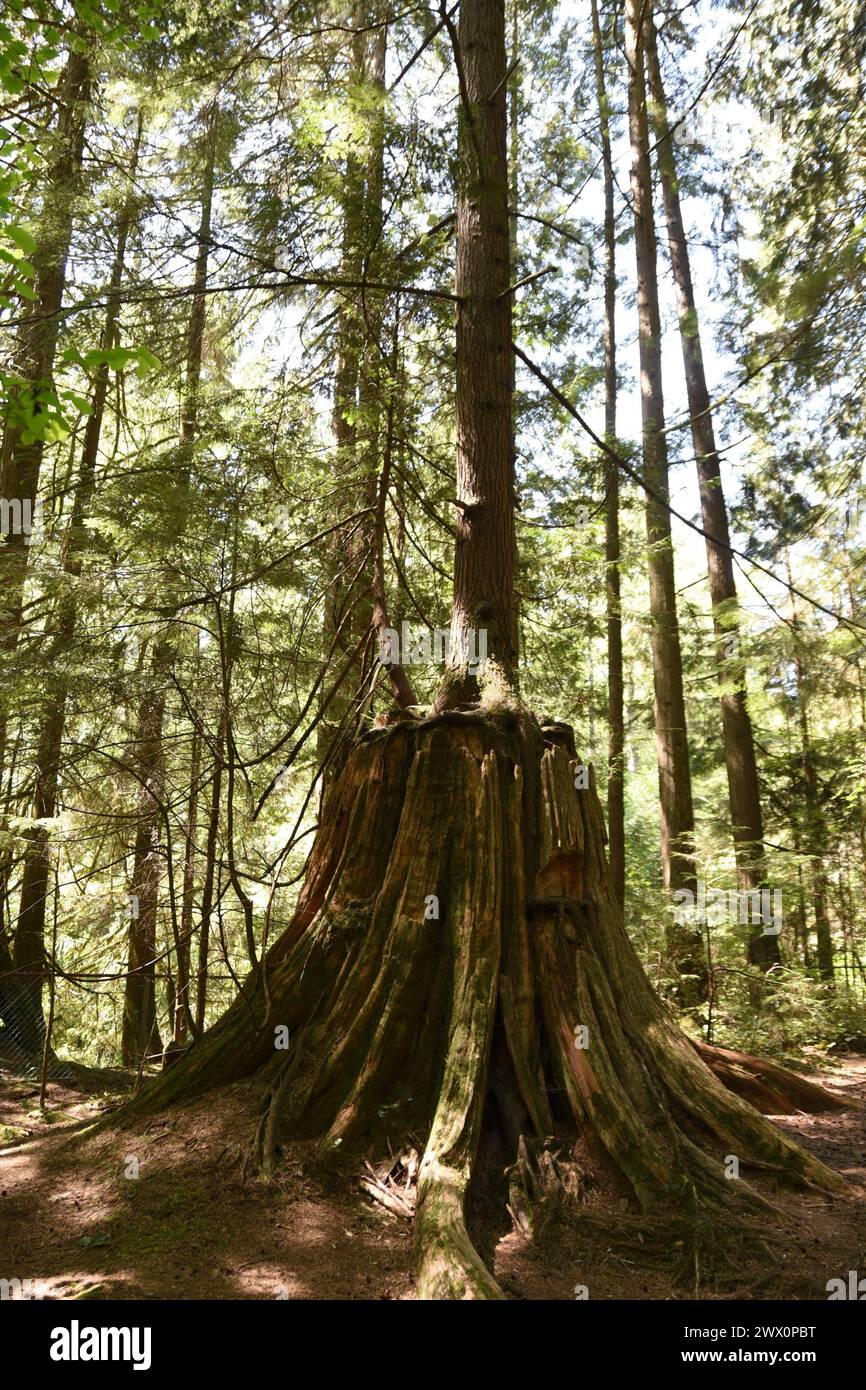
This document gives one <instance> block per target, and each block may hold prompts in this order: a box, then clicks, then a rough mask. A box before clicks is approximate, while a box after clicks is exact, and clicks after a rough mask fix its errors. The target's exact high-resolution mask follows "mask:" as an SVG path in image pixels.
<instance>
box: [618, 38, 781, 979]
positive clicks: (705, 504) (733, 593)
mask: <svg viewBox="0 0 866 1390" xmlns="http://www.w3.org/2000/svg"><path fill="white" fill-rule="evenodd" d="M645 33H646V40H647V41H646V57H647V73H648V77H649V87H650V95H651V97H652V109H653V129H654V132H655V152H656V162H657V164H658V169H659V174H660V176H661V185H662V195H663V198H664V206H665V220H666V222H667V231H668V246H669V249H670V257H671V267H672V270H673V277H674V288H675V291H676V302H677V315H678V318H679V329H680V343H681V346H682V354H683V369H684V374H685V379H686V395H687V399H688V403H689V415H690V417H691V433H692V445H693V447H694V451H695V464H696V467H697V473H698V485H699V488H700V496H701V519H702V521H703V527H704V530H705V531H706V533H707V535H708V536H712V537H713V538H714V539H713V540H712V541H710V540H708V541H707V573H708V577H709V584H710V598H711V600H712V605H713V627H714V629H715V634H716V660H717V662H718V667H719V684H720V690H721V707H722V739H723V744H724V751H725V768H726V770H727V776H728V802H729V806H730V813H731V826H732V829H733V837H734V851H735V854H736V859H737V870H738V874H739V878H740V882H741V884H742V886H743V888H744V889H745V890H746V891H749V890H752V889H755V888H761V887H763V886H765V877H764V844H763V841H764V819H763V815H762V812H761V794H760V787H759V783H758V765H757V760H756V757H755V741H754V737H753V734H752V721H751V719H750V717H749V710H748V705H747V702H746V672H745V665H744V662H743V659H742V656H741V651H740V625H739V619H738V614H737V586H736V583H735V580H734V560H733V555H732V554H731V550H730V539H731V538H730V532H729V528H728V510H727V507H726V505H725V494H724V491H723V488H722V472H721V466H720V462H719V453H718V449H717V447H716V437H715V430H714V428H713V415H712V409H711V406H710V393H709V390H708V388H707V378H706V373H705V371H704V361H703V355H702V352H701V335H700V324H699V320H698V312H697V305H696V303H695V294H694V287H693V284H692V273H691V265H690V262H689V249H688V242H687V240H686V232H685V226H684V223H683V216H682V209H681V207H680V195H679V184H678V181H677V169H676V155H675V152H674V145H673V141H672V139H671V132H670V130H669V129H668V118H667V102H666V99H665V90H664V83H663V81H662V73H661V65H660V63H659V56H658V44H657V40H656V31H655V23H654V20H653V17H652V14H651V13H650V14H649V15H648V17H647V21H646V24H645ZM747 952H748V959H749V961H750V963H751V964H753V965H759V966H760V967H761V968H762V969H763V970H769V969H770V967H771V966H773V965H777V964H778V963H779V960H780V954H779V938H778V936H773V935H772V934H769V933H764V932H762V931H761V930H760V928H757V927H756V928H754V929H753V930H752V932H751V934H750V936H749V939H748V947H747Z"/></svg>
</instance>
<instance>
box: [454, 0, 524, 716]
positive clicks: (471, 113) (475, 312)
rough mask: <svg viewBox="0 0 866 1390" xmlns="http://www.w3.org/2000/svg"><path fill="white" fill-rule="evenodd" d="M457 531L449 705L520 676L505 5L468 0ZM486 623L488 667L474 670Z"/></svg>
mask: <svg viewBox="0 0 866 1390" xmlns="http://www.w3.org/2000/svg"><path fill="white" fill-rule="evenodd" d="M457 51H458V52H459V54H460V55H461V61H460V65H459V66H460V74H459V77H460V88H461V91H460V108H459V117H458V150H457V266H456V277H455V289H456V293H457V295H458V303H457V343H456V370H457V540H456V546H455V552H454V598H453V606H452V615H451V647H450V652H449V658H448V669H447V671H446V676H445V680H444V682H443V686H442V689H441V691H440V695H439V699H438V707H439V708H440V709H442V708H445V707H450V706H454V705H459V704H462V703H466V702H467V701H468V702H470V703H472V702H473V701H475V700H477V698H478V696H479V693H480V692H481V691H482V690H483V691H485V692H486V693H487V696H488V698H491V699H494V700H495V699H499V698H502V697H504V696H505V695H507V693H508V692H509V691H514V690H516V686H517V610H516V605H515V601H514V568H515V533H514V504H515V488H514V436H513V422H512V396H513V370H512V361H511V357H512V354H511V309H512V303H511V292H510V280H509V219H508V158H507V139H508V133H507V120H506V85H507V84H506V72H507V70H506V60H505V15H504V5H503V4H502V3H501V0H471V3H470V4H469V5H465V6H463V7H461V11H460V25H459V33H458V36H457ZM482 631H483V632H486V634H487V638H486V643H487V661H486V666H485V669H484V670H474V669H472V663H471V661H470V660H469V657H470V656H471V654H473V653H474V652H476V651H477V650H478V648H477V647H476V640H477V639H476V634H479V633H481V632H482Z"/></svg>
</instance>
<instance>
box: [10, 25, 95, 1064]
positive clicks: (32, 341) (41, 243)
mask: <svg viewBox="0 0 866 1390" xmlns="http://www.w3.org/2000/svg"><path fill="white" fill-rule="evenodd" d="M89 91H90V59H89V55H88V54H87V53H79V52H72V53H70V55H69V57H68V59H67V62H66V66H65V68H64V72H63V76H62V79H61V82H60V86H59V95H58V101H57V109H58V116H57V123H56V127H55V129H54V131H53V132H52V140H53V144H54V147H55V151H54V160H53V163H52V164H51V167H50V171H49V173H48V174H47V177H46V179H45V185H44V194H43V207H42V212H41V214H40V217H39V219H38V226H37V246H36V251H35V253H34V256H33V263H34V266H35V270H36V296H37V297H36V300H35V301H34V302H33V306H32V312H29V311H28V312H26V313H25V314H24V321H23V323H22V325H21V328H20V329H19V333H18V341H17V344H16V351H15V356H14V359H13V362H12V364H11V366H12V370H13V371H14V372H15V374H16V376H17V377H18V378H19V379H20V381H21V382H22V386H21V387H20V388H19V390H18V392H17V393H16V394H15V396H14V397H13V400H12V401H11V403H10V410H9V412H8V415H7V421H6V426H5V429H4V433H3V441H2V448H0V498H3V499H4V500H5V501H6V502H7V503H9V504H10V506H11V507H12V508H15V507H18V508H20V509H21V514H22V518H27V519H28V520H29V522H30V523H31V524H32V519H33V515H34V507H35V504H36V497H37V490H38V486H39V473H40V470H41V467H42V456H43V453H44V449H45V444H44V440H43V438H41V437H39V436H37V437H36V438H34V439H32V440H29V439H28V437H27V430H26V420H23V419H21V418H20V413H19V412H24V413H25V414H26V413H27V412H28V411H30V412H32V414H33V415H34V416H35V417H36V418H37V419H38V414H39V410H40V405H39V400H40V392H42V391H44V390H45V389H47V388H50V386H51V376H52V372H53V369H54V357H55V352H56V348H57V337H58V331H59V323H60V319H59V315H60V309H61V307H62V304H63V294H64V289H65V286H66V263H67V259H68V255H69V245H70V241H71V239H72V225H73V218H74V213H75V200H76V196H77V194H78V192H79V188H80V179H81V165H82V155H83V149H84V130H85V123H86V113H87V103H88V98H89ZM12 514H13V516H14V511H13V513H12ZM28 530H29V527H27V528H25V526H24V525H23V524H22V526H20V527H18V528H16V527H14V526H12V527H10V530H9V534H7V535H3V536H0V664H2V668H3V673H4V680H3V683H2V687H0V768H4V767H5V766H6V761H7V754H6V737H7V720H8V700H9V697H10V693H11V691H12V689H13V688H14V682H13V680H12V679H11V677H12V676H13V674H14V662H15V655H16V651H17V648H18V643H19V639H20V635H21V625H22V606H23V601H24V585H25V581H26V576H27V560H28V550H29V547H28V540H29V535H28V534H27V531H28ZM3 869H4V872H3V881H2V884H0V889H2V892H0V906H2V902H3V901H5V899H6V892H7V880H6V874H5V865H4V866H3ZM31 945H32V947H33V951H32V952H31V950H30V947H31ZM7 956H8V957H9V959H11V960H14V962H15V969H16V971H17V972H18V974H17V978H15V979H14V980H13V979H8V978H7V982H6V983H5V984H4V986H3V987H2V989H0V1005H2V1008H3V1012H4V1018H5V1022H6V1026H7V1027H8V1028H9V1029H10V1031H13V1032H14V1033H15V1035H16V1038H17V1039H18V1041H19V1044H20V1045H21V1046H22V1047H23V1048H25V1049H26V1050H28V1051H29V1050H32V1049H34V1048H35V1049H37V1050H38V1049H40V1048H41V1046H42V1038H43V1035H44V1027H45V1024H44V1018H43V1015H42V1007H41V996H42V979H43V972H44V962H43V954H42V947H41V939H40V941H39V942H36V941H34V940H32V939H31V938H30V936H29V934H28V935H26V936H25V937H24V938H23V939H22V941H21V944H20V946H19V948H18V949H17V950H16V949H15V948H14V946H13V949H12V951H11V953H9V952H7ZM13 1012H14V1017H13Z"/></svg>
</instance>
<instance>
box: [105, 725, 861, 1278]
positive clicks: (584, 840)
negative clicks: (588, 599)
mask: <svg viewBox="0 0 866 1390" xmlns="http://www.w3.org/2000/svg"><path fill="white" fill-rule="evenodd" d="M578 767H579V764H578V763H577V760H576V758H575V750H574V747H573V742H572V735H571V731H570V730H569V729H567V728H566V727H565V726H563V725H546V726H540V725H539V724H538V723H537V722H536V721H535V720H534V719H533V718H532V717H531V716H530V715H528V714H527V713H525V712H524V711H522V710H518V709H516V708H510V707H507V706H506V707H504V708H502V709H499V710H497V711H491V712H488V713H486V714H485V713H482V712H475V713H461V712H457V711H452V712H450V713H446V714H442V715H439V716H437V717H435V718H431V719H427V720H422V721H419V722H413V721H407V722H402V723H400V724H397V725H396V726H394V727H392V728H390V729H385V730H375V731H372V732H371V733H369V734H368V735H366V736H365V737H364V738H362V740H361V741H360V742H359V743H358V744H357V745H356V746H355V747H354V748H353V750H352V751H351V753H350V754H349V757H348V759H347V762H346V764H345V767H344V768H343V770H342V773H341V774H340V776H339V777H337V778H336V779H335V780H334V782H333V784H332V785H331V786H330V787H329V789H328V792H327V795H326V798H325V803H324V805H323V808H322V815H321V824H320V829H319V832H318V835H317V839H316V842H315V845H314V848H313V850H312V852H311V855H310V859H309V862H308V866H307V872H306V878H305V882H304V886H303V889H302V891H301V894H300V898H299V901H298V905H297V909H296V912H295V915H294V918H293V921H292V923H291V925H290V927H289V928H288V929H287V930H286V932H285V933H284V935H283V937H282V938H281V939H280V940H279V941H278V942H276V943H275V945H274V946H273V947H272V948H271V950H270V952H269V953H268V956H267V958H266V961H265V963H264V967H263V968H262V969H261V970H260V971H259V972H257V973H256V974H255V975H253V976H251V977H250V979H249V980H248V981H247V983H246V985H245V986H244V989H243V991H242V993H241V995H240V996H239V998H238V999H237V1000H236V1002H235V1003H234V1004H233V1005H232V1007H231V1008H230V1009H229V1010H228V1012H227V1013H226V1014H225V1016H224V1017H223V1018H222V1019H221V1020H220V1022H219V1023H218V1024H217V1025H216V1026H215V1027H214V1028H213V1029H212V1030H211V1031H210V1032H209V1033H208V1034H207V1036H206V1037H205V1038H204V1039H203V1041H201V1042H200V1043H198V1044H195V1045H194V1046H193V1047H191V1049H190V1050H189V1051H188V1052H187V1053H186V1054H185V1055H184V1056H183V1057H182V1058H181V1059H180V1061H179V1062H178V1064H177V1065H176V1066H175V1067H174V1068H173V1069H172V1071H170V1072H168V1073H165V1074H164V1075H163V1076H162V1077H160V1078H158V1079H156V1080H155V1081H154V1083H153V1084H152V1085H151V1086H150V1087H149V1088H146V1089H145V1090H144V1092H143V1093H142V1094H141V1095H140V1096H139V1097H138V1098H136V1100H135V1101H133V1102H132V1104H131V1105H130V1107H128V1111H129V1113H132V1114H134V1113H136V1112H137V1111H140V1110H141V1109H152V1108H155V1107H157V1106H161V1105H164V1104H167V1103H169V1102H171V1101H174V1100H177V1099H180V1098H186V1097H188V1096H190V1095H192V1094H194V1093H196V1092H200V1091H202V1090H203V1089H205V1088H207V1087H210V1086H216V1085H220V1084H223V1083H225V1082H229V1081H233V1080H236V1079H238V1078H240V1077H243V1076H248V1075H250V1074H252V1073H255V1072H261V1073H262V1076H263V1077H264V1078H265V1079H268V1080H270V1081H271V1083H272V1085H271V1092H270V1110H269V1113H268V1115H267V1116H266V1119H265V1122H264V1124H263V1129H262V1132H261V1134H260V1140H261V1153H262V1159H263V1162H264V1163H265V1166H266V1167H268V1166H271V1167H272V1166H273V1163H274V1159H275V1155H276V1151H277V1144H278V1141H279V1137H280V1136H281V1135H289V1134H291V1135H294V1136H298V1137H310V1136H316V1137H318V1138H319V1139H320V1140H321V1143H322V1146H323V1149H324V1150H325V1151H327V1150H329V1149H333V1148H334V1147H335V1146H337V1145H338V1144H339V1145H340V1146H341V1150H340V1151H341V1152H344V1153H345V1152H347V1151H348V1152H351V1151H353V1150H358V1151H359V1152H367V1151H370V1150H373V1149H375V1147H376V1145H383V1146H384V1143H385V1141H386V1140H388V1141H390V1143H391V1144H392V1145H394V1144H395V1143H398V1142H402V1140H403V1138H404V1137H405V1136H407V1135H415V1134H417V1135H423V1136H426V1144H425V1147H424V1150H423V1155H422V1157H421V1162H420V1168H419V1174H418V1190H417V1201H416V1214H415V1229H416V1248H417V1263H418V1281H419V1290H420V1293H421V1295H422V1297H428V1298H441V1297H450V1298H494V1297H501V1296H502V1295H501V1293H500V1291H499V1289H498V1288H497V1286H496V1284H495V1281H494V1280H493V1278H492V1276H491V1274H490V1272H489V1271H488V1270H487V1268H486V1267H485V1265H484V1263H483V1262H482V1260H481V1258H480V1256H479V1255H478V1253H477V1252H476V1250H475V1249H474V1247H473V1245H472V1243H471V1241H470V1239H469V1236H468V1234H467V1231H466V1225H465V1220H464V1208H465V1201H466V1194H467V1189H468V1186H469V1183H470V1180H471V1177H472V1172H473V1164H474V1162H475V1159H476V1155H477V1152H478V1146H479V1140H480V1137H481V1128H482V1114H483V1112H484V1106H485V1099H486V1098H487V1096H488V1092H490V1094H491V1095H492V1098H493V1110H494V1113H498V1114H499V1115H500V1116H501V1118H502V1120H503V1125H502V1129H503V1132H504V1133H508V1134H510V1135H511V1142H512V1147H513V1150H514V1152H513V1153H512V1155H511V1161H512V1162H513V1161H514V1160H516V1159H517V1157H518V1144H519V1138H520V1136H521V1135H525V1136H528V1137H529V1139H530V1140H531V1141H532V1143H533V1144H536V1146H537V1144H538V1142H539V1141H543V1140H545V1138H549V1137H550V1136H554V1135H556V1136H557V1137H558V1138H559V1139H560V1140H565V1141H566V1142H567V1143H570V1144H572V1145H574V1144H575V1143H577V1142H578V1141H579V1143H580V1145H581V1162H582V1163H585V1162H586V1155H587V1154H590V1155H591V1156H592V1162H593V1163H595V1164H598V1165H599V1166H602V1167H604V1168H606V1169H607V1170H609V1171H610V1172H611V1173H612V1174H613V1175H614V1177H615V1179H616V1181H617V1182H618V1183H619V1184H620V1189H621V1190H622V1191H624V1192H625V1194H626V1199H627V1200H629V1201H630V1202H631V1203H634V1204H636V1206H637V1207H638V1208H640V1209H641V1210H643V1211H650V1210H661V1209H664V1207H665V1206H666V1205H671V1206H673V1207H682V1205H683V1202H684V1199H687V1200H688V1201H689V1202H693V1203H695V1204H696V1206H698V1205H699V1206H700V1207H701V1209H702V1210H703V1211H704V1212H706V1211H707V1210H710V1209H712V1208H714V1207H716V1206H718V1207H726V1208H730V1210H731V1211H733V1210H734V1209H735V1208H736V1207H737V1206H738V1205H742V1206H744V1207H745V1206H748V1205H749V1203H750V1202H751V1203H757V1202H758V1198H757V1197H756V1195H755V1194H754V1193H752V1192H751V1189H749V1187H748V1186H747V1184H746V1183H745V1182H743V1181H740V1182H728V1181H726V1180H725V1163H726V1160H727V1159H728V1158H729V1156H730V1155H735V1156H736V1157H737V1158H738V1160H739V1163H740V1165H741V1166H742V1168H743V1169H744V1170H746V1171H748V1169H749V1168H753V1169H761V1170H769V1171H771V1172H773V1173H776V1174H778V1175H779V1176H780V1177H782V1178H785V1179H788V1180H791V1181H794V1182H798V1183H803V1184H808V1185H813V1186H815V1187H818V1188H821V1189H824V1190H825V1191H828V1192H833V1191H839V1190H842V1189H843V1188H844V1186H845V1184H844V1182H843V1179H842V1178H841V1177H840V1176H839V1175H838V1174H836V1173H834V1172H832V1171H831V1170H829V1169H828V1168H826V1167H825V1166H824V1165H823V1164H821V1163H819V1162H818V1161H817V1160H816V1159H814V1158H813V1157H811V1155H809V1154H808V1153H806V1152H805V1151H804V1150H802V1149H800V1148H799V1147H798V1146H797V1145H796V1144H795V1143H794V1142H793V1141H792V1140H790V1139H789V1138H788V1137H787V1136H786V1135H784V1134H783V1133H781V1132H780V1131H779V1130H777V1129H776V1128H775V1127H774V1126H773V1125H772V1124H771V1123H770V1122H769V1121H768V1120H766V1119H765V1118H764V1117H763V1116H762V1115H761V1114H759V1113H758V1111H757V1110H755V1109H753V1108H752V1106H751V1105H749V1104H748V1103H747V1102H746V1100H744V1099H742V1098H741V1097H740V1096H738V1095H737V1094H735V1093H734V1092H733V1091H732V1090H729V1089H727V1088H726V1086H725V1085H723V1084H722V1082H721V1081H720V1080H719V1079H718V1077H717V1076H716V1075H714V1072H713V1070H712V1069H711V1068H710V1067H709V1066H707V1065H706V1062H705V1060H704V1057H703V1056H702V1055H701V1053H702V1049H701V1048H699V1047H696V1046H695V1045H694V1044H693V1043H692V1042H691V1041H690V1040H689V1039H688V1038H687V1037H686V1036H685V1035H684V1034H683V1033H682V1032H681V1031H680V1030H679V1028H678V1027H677V1026H676V1024H675V1022H674V1020H673V1018H672V1016H671V1015H670V1013H669V1012H668V1011H667V1010H666V1008H665V1007H664V1006H663V1005H662V1003H661V1002H660V1000H659V999H658V997H657V996H656V995H655V993H654V991H653V989H652V987H651V985H650V983H649V981H648V979H647V977H646V975H645V973H644V971H643V969H642V966H641V964H640V961H639V959H638V957H637V954H636V952H635V950H634V948H633V946H632V945H631V942H630V941H629V938H628V935H627V933H626V930H625V926H624V923H623V918H622V914H621V912H620V910H619V907H618V905H617V903H616V901H615V898H614V895H613V892H612V888H611V883H610V876H609V872H608V867H607V862H606V858H605V851H604V827H603V821H602V814H601V807H600V804H599V801H598V797H597V795H596V791H595V787H594V784H592V782H591V784H590V786H589V787H588V788H586V789H584V790H577V789H576V787H575V781H576V777H575V774H576V769H577V768H578ZM577 780H578V782H579V783H582V781H583V780H585V779H577ZM280 1025H284V1026H285V1027H287V1028H288V1029H289V1033H290V1039H291V1042H290V1049H289V1051H288V1053H286V1052H279V1051H276V1050H275V1045H274V1040H275V1030H276V1029H277V1027H278V1026H280ZM704 1051H705V1053H706V1055H707V1057H708V1060H709V1061H710V1062H712V1063H714V1064H715V1065H718V1061H719V1058H718V1056H717V1055H710V1054H709V1053H708V1052H706V1050H704ZM491 1055H493V1063H492V1065H491ZM726 1065H728V1063H727V1061H726ZM779 1071H780V1073H781V1069H779ZM787 1075H789V1076H790V1074H787ZM773 1079H774V1085H775V1086H776V1088H777V1089H778V1088H779V1087H782V1088H784V1074H781V1075H779V1076H774V1078H773ZM795 1079H797V1080H799V1078H795ZM523 1152H524V1155H525V1152H526V1151H525V1149H524V1151H523ZM738 1198H739V1203H738V1200H737V1199H738Z"/></svg>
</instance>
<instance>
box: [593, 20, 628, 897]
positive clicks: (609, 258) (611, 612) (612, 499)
mask: <svg viewBox="0 0 866 1390" xmlns="http://www.w3.org/2000/svg"><path fill="white" fill-rule="evenodd" d="M592 44H593V58H594V65H595V91H596V100H597V102H598V114H599V129H600V132H601V163H602V172H603V175H604V435H605V440H606V442H607V443H608V444H609V445H610V447H611V448H614V449H615V448H616V394H617V390H616V217H615V212H614V174H613V156H612V153H611V147H610V114H609V102H608V96H607V85H606V81H605V75H604V56H605V50H604V42H603V39H602V32H601V22H600V20H599V14H598V3H597V0H592ZM619 550H620V541H619V468H618V467H617V463H616V460H615V459H612V458H611V457H610V456H609V455H608V454H605V456H604V558H605V598H606V608H607V727H608V741H607V768H608V771H607V833H608V855H609V858H610V875H611V879H612V881H613V889H614V893H615V895H616V900H617V902H618V903H619V905H620V907H621V908H623V907H624V906H625V763H624V751H625V722H624V708H623V698H624V697H623V676H622V616H621V606H620V570H619V565H620V553H619Z"/></svg>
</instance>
